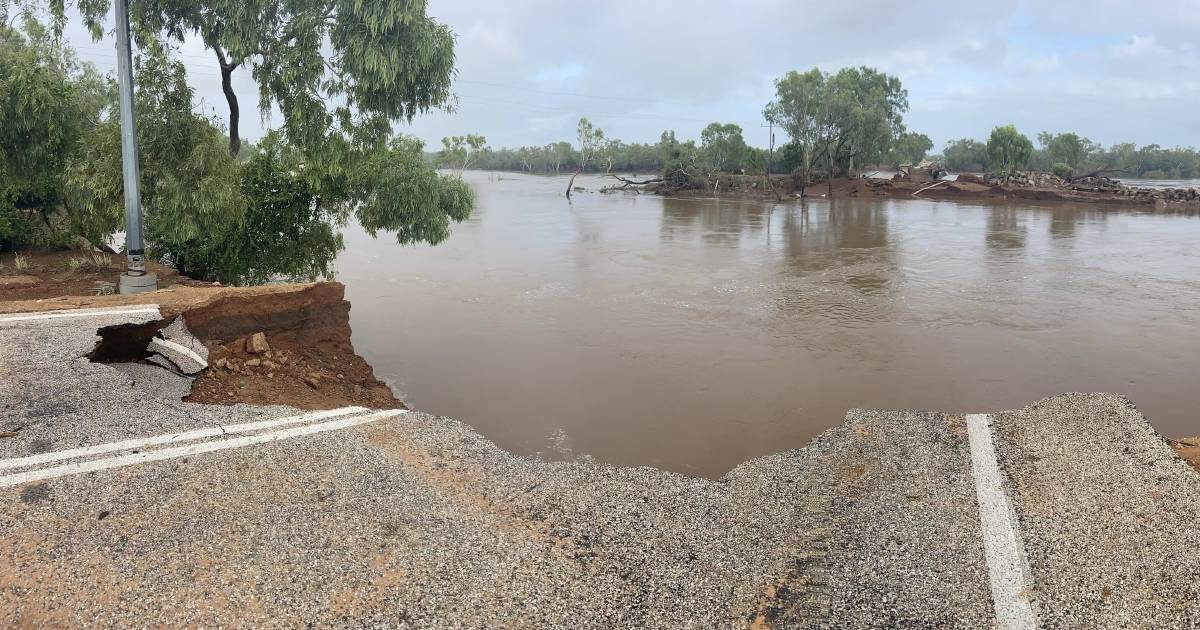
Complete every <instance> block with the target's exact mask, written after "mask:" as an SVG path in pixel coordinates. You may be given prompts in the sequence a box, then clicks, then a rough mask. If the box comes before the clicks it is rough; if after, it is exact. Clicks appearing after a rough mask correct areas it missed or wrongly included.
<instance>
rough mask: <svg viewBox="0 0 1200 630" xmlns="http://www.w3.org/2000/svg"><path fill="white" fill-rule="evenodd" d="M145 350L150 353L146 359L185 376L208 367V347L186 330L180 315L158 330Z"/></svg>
mask: <svg viewBox="0 0 1200 630" xmlns="http://www.w3.org/2000/svg"><path fill="white" fill-rule="evenodd" d="M146 350H147V352H150V353H151V354H150V356H149V357H148V358H147V360H149V361H150V362H152V363H155V364H156V365H160V366H162V367H164V368H167V369H169V370H171V371H173V372H178V373H180V374H183V375H185V376H192V375H195V374H198V373H200V372H201V371H202V370H204V369H205V368H207V367H208V348H207V347H205V345H204V344H203V343H201V342H200V340H199V339H197V338H196V337H195V336H194V335H192V333H191V332H189V331H188V329H187V324H186V322H184V320H183V317H182V316H180V317H176V318H175V320H174V321H172V322H171V323H170V324H168V325H167V326H166V327H165V328H163V329H162V330H160V331H158V334H157V335H155V336H154V337H153V338H152V339H151V340H150V343H149V345H147V346H146Z"/></svg>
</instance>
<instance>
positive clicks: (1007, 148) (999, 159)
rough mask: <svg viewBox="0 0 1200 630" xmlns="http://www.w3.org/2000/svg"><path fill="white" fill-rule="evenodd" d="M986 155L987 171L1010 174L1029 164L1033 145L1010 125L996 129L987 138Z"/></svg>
mask: <svg viewBox="0 0 1200 630" xmlns="http://www.w3.org/2000/svg"><path fill="white" fill-rule="evenodd" d="M987 155H988V169H989V170H991V171H994V172H998V173H1012V172H1013V171H1018V170H1021V169H1023V168H1025V166H1026V165H1027V164H1029V158H1030V157H1032V156H1033V143H1032V142H1030V141H1029V138H1027V137H1025V136H1024V135H1023V134H1021V132H1019V131H1017V128H1016V127H1014V126H1012V125H1004V126H1002V127H996V128H995V129H992V135H991V136H990V137H989V138H988V142H987Z"/></svg>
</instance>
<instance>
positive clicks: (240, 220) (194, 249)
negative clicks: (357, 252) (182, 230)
mask: <svg viewBox="0 0 1200 630" xmlns="http://www.w3.org/2000/svg"><path fill="white" fill-rule="evenodd" d="M280 144H281V143H280V142H279V139H278V137H277V136H270V137H268V139H267V143H266V144H265V146H263V147H262V148H261V150H260V151H257V152H256V153H255V155H253V156H252V157H250V158H249V159H247V160H246V163H245V165H244V166H243V167H242V169H241V173H240V178H241V182H240V192H241V196H242V198H243V199H244V200H245V210H244V212H242V213H241V215H240V216H236V217H235V216H224V217H221V219H220V220H219V221H217V222H215V224H213V225H212V226H211V232H210V233H209V234H208V235H207V236H206V238H203V239H198V240H195V241H191V242H188V243H184V244H174V243H171V244H167V245H166V246H167V247H171V249H170V252H169V259H170V260H171V261H172V262H174V263H176V264H177V265H178V266H179V268H180V269H181V270H185V271H186V272H187V274H188V275H189V276H191V277H194V278H201V279H205V280H221V281H223V282H237V283H240V284H259V283H263V282H267V281H270V280H274V279H284V280H290V281H301V280H308V281H311V280H315V279H317V278H319V277H326V278H327V277H330V276H331V275H332V273H331V265H332V264H333V260H334V258H336V257H337V254H338V252H340V251H341V250H342V248H343V241H342V236H341V234H339V233H338V232H337V231H336V230H335V229H334V226H333V224H332V222H331V219H332V217H330V216H329V214H328V213H327V212H326V211H325V210H324V209H323V208H321V206H320V204H319V200H318V199H317V197H316V195H315V194H314V191H313V189H312V186H311V185H310V184H309V183H308V182H307V181H306V180H305V179H303V178H301V177H297V176H295V175H294V174H293V173H295V168H296V165H295V164H294V163H293V162H292V161H291V160H289V159H287V158H286V153H287V152H286V150H285V149H284V148H283V147H282V146H280ZM180 245H182V246H180Z"/></svg>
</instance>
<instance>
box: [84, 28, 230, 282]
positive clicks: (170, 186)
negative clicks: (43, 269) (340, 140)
mask: <svg viewBox="0 0 1200 630" xmlns="http://www.w3.org/2000/svg"><path fill="white" fill-rule="evenodd" d="M136 66H137V68H136V72H137V74H136V76H137V78H138V88H139V89H138V91H137V104H136V107H135V109H134V111H135V112H136V114H137V124H138V148H139V158H140V166H141V181H142V188H141V192H142V208H143V216H144V221H143V223H144V225H145V239H146V244H147V250H148V251H147V254H148V255H149V256H151V257H155V258H159V259H163V260H174V261H176V262H179V263H181V264H183V265H184V266H181V267H180V271H182V272H184V273H187V272H188V271H189V269H188V268H187V266H186V262H187V260H188V256H187V255H186V253H185V252H187V251H188V250H190V249H193V248H197V247H200V246H201V243H202V242H203V241H204V240H206V239H208V238H209V237H210V235H211V234H213V233H214V232H215V231H217V229H218V226H219V225H220V224H222V223H224V222H226V221H237V220H239V219H240V215H241V213H242V211H243V210H244V208H245V207H246V200H245V199H244V198H243V196H242V194H241V191H240V189H239V186H238V183H239V181H240V177H239V172H238V164H237V162H236V161H235V160H234V159H233V157H231V156H230V155H229V152H228V150H227V149H226V147H225V141H224V137H223V134H222V133H221V130H220V129H219V128H218V127H217V126H216V125H215V124H214V123H213V122H212V121H211V120H209V119H207V118H205V117H203V116H200V115H198V114H195V113H193V111H192V90H191V88H190V87H189V86H188V84H187V80H186V76H185V74H184V68H183V65H182V64H180V63H178V62H175V61H172V60H170V59H169V58H168V57H167V56H166V53H165V52H164V51H163V50H161V49H157V50H156V49H150V50H149V51H147V53H146V54H144V55H141V56H139V58H138V60H137V64H136ZM84 144H85V146H86V148H85V150H84V151H83V152H82V153H81V155H80V156H79V158H78V159H77V160H75V161H74V162H73V163H72V164H71V165H70V167H69V168H68V174H67V177H68V188H69V193H68V197H69V204H70V207H71V209H72V222H73V225H74V230H75V231H76V232H77V233H79V234H82V235H83V236H84V237H86V238H88V239H89V240H91V241H93V242H98V241H100V240H103V239H105V238H106V237H107V236H108V235H110V234H112V233H113V232H115V231H117V230H119V229H121V227H122V226H123V224H124V212H125V199H124V192H123V191H124V187H123V181H122V174H121V137H120V125H119V122H118V120H117V116H115V115H113V116H109V119H108V120H107V121H106V122H104V123H102V124H100V125H97V126H96V127H94V128H93V129H92V130H91V131H90V132H89V133H88V135H87V138H86V141H85V143H84Z"/></svg>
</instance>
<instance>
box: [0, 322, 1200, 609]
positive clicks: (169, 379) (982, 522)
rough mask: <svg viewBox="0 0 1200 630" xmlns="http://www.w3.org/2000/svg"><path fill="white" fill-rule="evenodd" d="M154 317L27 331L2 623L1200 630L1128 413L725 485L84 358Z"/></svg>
mask: <svg viewBox="0 0 1200 630" xmlns="http://www.w3.org/2000/svg"><path fill="white" fill-rule="evenodd" d="M155 318H157V314H156V311H155V310H154V309H152V308H150V309H147V308H145V307H139V308H123V309H112V310H105V311H92V312H73V313H63V314H62V316H53V315H51V316H45V315H44V314H39V315H32V314H31V315H0V432H3V433H0V434H2V435H5V436H8V437H2V438H0V504H2V505H3V508H2V509H0V625H2V626H6V627H11V626H110V627H111V626H119V627H148V626H163V625H166V626H178V625H184V624H187V625H198V626H216V625H221V626H234V627H237V626H302V625H320V626H386V627H480V628H483V627H489V628H494V627H539V628H542V627H545V628H553V627H563V628H593V627H594V628H600V627H629V628H634V627H636V628H645V627H662V628H679V627H691V628H712V627H760V628H763V627H800V628H811V627H817V628H823V627H829V628H860V627H926V628H943V627H951V628H953V627H959V628H986V627H1003V628H1031V627H1046V628H1099V627H1105V628H1116V627H1125V628H1185V627H1200V474H1198V473H1197V472H1196V471H1195V470H1193V469H1192V468H1190V467H1188V466H1187V465H1186V464H1184V463H1183V462H1182V461H1181V460H1179V459H1178V458H1177V457H1176V456H1175V455H1174V454H1173V453H1172V452H1171V449H1170V448H1169V447H1168V446H1167V445H1166V444H1165V443H1164V441H1163V440H1162V439H1161V438H1160V437H1159V436H1157V435H1156V434H1155V433H1154V431H1153V430H1152V428H1151V427H1150V425H1149V424H1148V423H1147V422H1146V420H1145V419H1144V418H1143V417H1142V416H1141V415H1140V414H1139V413H1138V412H1137V411H1136V409H1134V408H1133V406H1132V405H1131V404H1130V403H1129V402H1128V401H1127V400H1125V399H1124V398H1121V397H1118V396H1113V395H1108V394H1069V395H1065V396H1059V397H1055V398H1050V399H1046V400H1043V401H1040V402H1038V403H1036V404H1034V405H1031V406H1029V407H1027V408H1025V409H1021V410H1015V411H1005V412H998V413H992V414H988V415H969V416H963V415H955V414H943V413H919V412H908V411H863V410H853V411H851V412H850V413H849V414H848V415H847V417H846V421H845V422H844V423H842V424H841V425H839V426H837V427H836V428H834V429H831V430H829V431H827V432H825V433H824V434H822V435H821V436H820V437H818V438H817V439H816V440H814V441H813V442H812V443H811V444H810V445H808V446H807V447H805V448H803V449H799V450H793V451H787V452H784V453H779V454H776V455H771V456H767V457H762V458H759V459H755V460H752V461H749V462H746V463H744V464H742V465H740V466H738V467H737V468H735V469H734V470H732V471H730V473H729V474H728V475H726V476H725V477H724V478H722V479H720V480H717V481H712V480H706V479H694V478H687V477H683V476H680V475H676V474H672V473H666V472H662V471H658V470H654V469H650V468H632V469H631V468H615V467H611V466H606V465H602V464H597V463H594V462H591V461H588V460H586V459H581V460H578V461H573V462H557V463H549V462H543V461H538V460H534V459H528V458H518V457H513V456H511V455H509V454H507V453H504V452H503V451H500V450H499V449H497V448H496V447H495V446H493V445H492V444H491V443H490V442H488V441H487V440H485V439H484V438H482V437H480V436H479V435H478V434H476V433H475V432H473V431H472V430H471V429H470V428H469V427H466V426H464V425H463V424H461V423H459V422H456V421H454V420H452V419H449V418H440V417H434V416H430V415H427V414H423V413H419V412H409V413H406V412H403V411H399V410H393V411H386V412H381V411H374V410H369V409H361V408H345V409H337V410H329V411H324V412H302V411H299V410H296V409H291V408H288V407H279V406H276V407H252V406H247V405H235V406H228V407H225V406H203V405H195V404H190V403H183V402H181V401H180V400H179V398H180V396H181V395H182V394H183V393H184V392H186V391H187V386H188V383H187V381H186V380H183V379H180V378H179V377H176V376H173V375H171V374H170V373H169V372H167V371H165V370H161V369H158V368H154V367H150V366H143V365H125V366H114V365H102V364H94V363H91V362H90V361H88V359H87V358H86V356H85V355H86V354H87V353H88V352H89V351H90V350H91V349H92V347H93V346H94V344H95V342H96V341H97V337H96V336H95V332H96V329H97V328H98V327H100V326H104V325H111V324H115V323H121V322H135V321H147V320H150V319H155Z"/></svg>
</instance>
